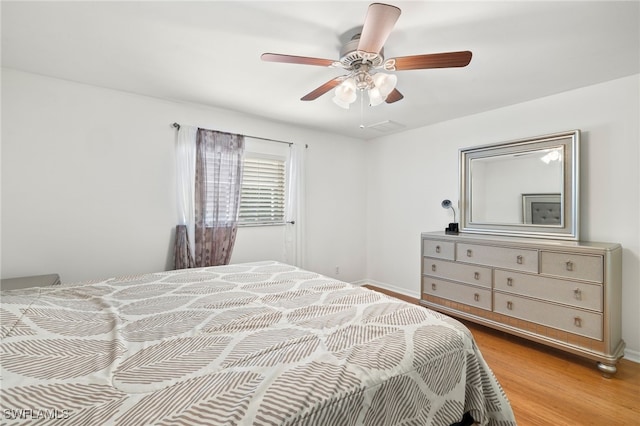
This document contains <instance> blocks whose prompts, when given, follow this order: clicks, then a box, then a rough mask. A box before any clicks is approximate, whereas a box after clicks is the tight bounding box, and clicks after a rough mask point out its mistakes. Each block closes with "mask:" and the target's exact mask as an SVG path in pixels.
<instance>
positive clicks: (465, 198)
mask: <svg viewBox="0 0 640 426" xmlns="http://www.w3.org/2000/svg"><path fill="white" fill-rule="evenodd" d="M557 146H562V148H563V151H564V155H563V158H562V164H563V176H564V182H563V183H562V194H561V196H562V199H561V200H562V219H561V223H560V225H535V224H524V223H522V224H509V223H489V222H473V221H472V215H471V200H472V197H473V194H472V193H471V188H472V187H471V179H472V176H471V161H472V160H473V159H478V158H487V157H494V156H500V155H508V154H517V153H522V152H528V151H533V150H539V149H547V148H551V147H557ZM579 172H580V130H572V131H568V132H562V133H554V134H551V135H544V136H538V137H534V138H527V139H520V140H515V141H509V142H502V143H497V144H490V145H482V146H476V147H470V148H463V149H460V222H461V229H460V231H461V232H469V233H477V234H493V235H507V236H520V237H533V238H550V239H559V240H578V239H579V229H580V227H579V218H580V215H579V207H580V203H579V193H580V182H579V180H580V179H579V177H580V173H579Z"/></svg>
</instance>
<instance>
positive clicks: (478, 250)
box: [456, 243, 538, 273]
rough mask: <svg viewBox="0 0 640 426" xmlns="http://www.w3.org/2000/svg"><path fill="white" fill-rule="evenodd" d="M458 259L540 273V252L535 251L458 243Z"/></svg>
mask: <svg viewBox="0 0 640 426" xmlns="http://www.w3.org/2000/svg"><path fill="white" fill-rule="evenodd" d="M456 259H457V260H458V261H460V262H467V263H477V264H479V265H487V266H496V267H500V268H507V269H515V270H517V271H525V272H534V273H538V250H535V249H534V250H531V249H520V248H508V247H494V246H484V245H476V244H462V243H458V244H457V245H456Z"/></svg>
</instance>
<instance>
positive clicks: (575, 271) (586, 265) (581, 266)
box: [540, 251, 604, 283]
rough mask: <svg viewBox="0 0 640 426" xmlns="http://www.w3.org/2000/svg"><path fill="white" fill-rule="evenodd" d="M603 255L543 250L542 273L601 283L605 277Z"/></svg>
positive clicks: (541, 257) (541, 259)
mask: <svg viewBox="0 0 640 426" xmlns="http://www.w3.org/2000/svg"><path fill="white" fill-rule="evenodd" d="M603 264H604V260H603V257H602V256H598V255H585V254H570V253H557V252H551V251H542V252H541V256H540V273H541V274H545V275H554V276H557V277H566V278H575V279H578V280H585V281H593V282H596V283H601V282H602V280H603V277H604V266H603Z"/></svg>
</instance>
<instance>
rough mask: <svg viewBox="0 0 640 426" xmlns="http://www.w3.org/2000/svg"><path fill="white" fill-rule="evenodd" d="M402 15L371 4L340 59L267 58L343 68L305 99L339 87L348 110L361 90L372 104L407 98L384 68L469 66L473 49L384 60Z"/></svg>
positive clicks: (267, 57)
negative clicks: (391, 35)
mask: <svg viewBox="0 0 640 426" xmlns="http://www.w3.org/2000/svg"><path fill="white" fill-rule="evenodd" d="M399 17H400V9H399V8H397V7H395V6H392V5H388V4H382V3H372V4H371V5H369V9H368V10H367V15H366V17H365V21H364V25H363V27H362V31H361V33H360V34H356V35H355V36H353V38H352V39H351V40H350V41H349V42H347V43H346V44H345V45H344V46H343V48H342V49H341V51H340V60H338V61H333V60H330V59H321V58H310V57H305V56H293V55H282V54H278V53H264V54H263V55H262V57H261V58H262V60H263V61H269V62H283V63H292V64H303V65H316V66H325V67H330V68H342V69H344V70H346V71H348V72H349V74H347V75H343V76H339V77H336V78H334V79H332V80H329V81H328V82H326V83H325V84H323V85H321V86H320V87H318V88H316V89H315V90H313V91H311V92H310V93H308V94H306V95H305V96H303V97H302V98H301V100H303V101H312V100H315V99H317V98H319V97H320V96H322V95H324V94H325V93H327V92H328V91H330V90H331V89H335V91H334V97H333V102H334V103H335V104H336V105H338V106H340V107H342V108H345V109H349V106H350V105H351V104H352V103H353V102H355V101H356V99H357V97H358V91H360V92H361V96H363V95H364V92H365V90H366V91H367V95H368V97H369V105H370V106H376V105H380V104H382V103H383V102H386V103H388V104H391V103H393V102H397V101H399V100H401V99H402V98H404V96H403V95H402V93H400V92H399V91H398V90H397V89H396V84H397V82H398V77H397V76H396V75H395V74H389V73H385V72H379V71H378V70H383V71H403V70H416V69H430V68H450V67H465V66H467V65H468V64H469V62H470V61H471V56H472V54H471V52H470V51H460V52H445V53H434V54H425V55H414V56H404V57H397V58H390V59H387V60H386V61H385V59H384V54H383V52H384V50H383V47H384V44H385V42H386V41H387V38H388V37H389V34H390V33H391V31H392V30H393V27H394V26H395V24H396V21H397V20H398V18H399Z"/></svg>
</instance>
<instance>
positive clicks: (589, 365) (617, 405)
mask: <svg viewBox="0 0 640 426" xmlns="http://www.w3.org/2000/svg"><path fill="white" fill-rule="evenodd" d="M365 287H368V288H370V289H373V290H377V291H381V292H382V293H385V294H388V295H391V296H394V297H397V298H399V299H402V300H405V301H408V302H411V303H415V304H418V300H417V299H414V298H411V297H407V296H403V295H400V294H397V293H393V292H390V291H387V290H384V289H380V288H376V287H373V286H365ZM462 322H463V323H464V324H465V325H466V326H467V327H468V328H469V329H470V330H471V332H472V333H473V336H474V338H475V340H476V342H477V344H478V347H479V348H480V351H481V352H482V356H483V357H484V359H485V360H486V362H487V364H488V365H489V367H491V369H492V370H493V373H494V374H495V376H496V377H497V379H498V381H499V382H500V384H501V385H502V388H503V389H504V391H505V393H506V394H507V397H508V398H509V401H510V402H511V406H512V408H513V411H514V413H515V416H516V420H517V422H518V425H519V426H541V425H545V426H546V425H572V426H573V425H575V426H583V425H601V426H622V425H640V364H638V363H634V362H631V361H628V360H625V359H622V360H621V361H620V362H619V363H618V372H617V373H616V375H615V376H614V377H613V378H611V379H606V378H604V377H602V375H601V374H600V372H599V371H598V370H597V369H596V367H595V362H594V361H591V360H587V359H584V358H581V357H578V356H574V355H571V354H567V353H564V352H562V351H559V350H556V349H553V348H549V347H547V346H544V345H540V344H537V343H533V342H529V341H527V340H525V339H521V338H519V337H516V336H511V335H509V334H507V333H503V332H500V331H496V330H493V329H490V328H488V327H484V326H481V325H476V324H473V323H471V322H468V321H462Z"/></svg>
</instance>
